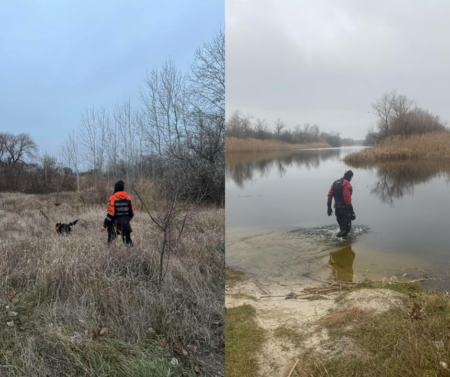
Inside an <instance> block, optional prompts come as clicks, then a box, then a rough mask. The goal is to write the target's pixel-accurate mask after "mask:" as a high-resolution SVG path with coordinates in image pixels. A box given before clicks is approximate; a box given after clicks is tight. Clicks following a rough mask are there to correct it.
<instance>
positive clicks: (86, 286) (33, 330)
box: [0, 192, 224, 377]
mask: <svg viewBox="0 0 450 377" xmlns="http://www.w3.org/2000/svg"><path fill="white" fill-rule="evenodd" d="M108 194H111V193H108ZM82 195H83V196H84V197H85V200H84V202H83V201H82V200H81V199H80V198H79V195H77V194H75V193H71V194H63V195H62V198H63V200H62V201H61V204H60V205H59V206H57V207H55V206H54V205H53V203H54V196H53V195H51V196H33V195H22V194H0V304H1V307H2V309H1V311H0V319H1V322H0V323H1V325H0V365H1V366H2V367H1V368H0V374H1V375H3V374H2V373H4V375H5V376H49V377H53V376H55V377H56V376H105V377H106V376H124V377H125V376H148V375H152V376H181V375H184V376H195V375H196V373H195V372H194V367H195V366H199V368H200V370H201V371H202V372H201V375H211V374H212V373H213V372H214V373H217V374H218V375H220V371H223V368H224V309H223V304H224V271H223V265H224V255H223V253H222V252H221V251H220V247H221V245H223V243H224V210H223V209H217V208H196V209H195V211H194V214H193V216H192V217H191V218H190V219H189V221H188V224H187V230H186V233H185V234H184V236H183V237H182V238H181V240H180V243H179V246H178V248H177V251H176V252H175V253H174V254H173V255H172V256H171V258H170V261H169V263H168V268H167V273H166V275H165V279H164V284H163V287H162V289H161V291H158V289H157V280H158V256H159V255H158V247H159V245H160V242H161V236H160V234H159V232H158V231H157V229H156V228H155V226H154V225H152V223H151V222H150V221H149V219H148V215H147V214H145V213H144V212H143V211H139V210H138V209H136V216H135V218H134V219H133V233H132V239H133V243H134V247H133V248H127V247H126V246H125V245H123V244H122V243H121V241H120V240H117V241H116V242H115V243H114V244H113V245H111V246H110V247H108V246H107V243H106V238H107V235H106V234H105V233H101V232H100V228H101V226H102V223H103V219H104V217H105V214H106V204H105V205H101V206H100V205H96V204H95V203H92V202H90V200H87V198H89V199H90V198H91V195H89V194H88V193H86V192H84V193H82ZM131 195H132V193H131ZM149 195H150V194H149ZM132 196H133V195H132ZM150 196H151V195H150ZM136 204H137V203H136ZM137 207H138V205H137ZM40 211H42V212H43V213H44V214H45V215H46V216H47V217H48V218H49V221H48V220H46V218H45V217H44V215H43V214H42V212H40ZM77 218H79V219H80V221H79V223H78V224H77V225H75V227H74V228H73V230H72V233H71V234H70V235H69V236H58V235H57V234H56V232H55V230H54V225H55V223H56V222H70V221H72V220H75V219H77ZM11 292H16V294H15V295H14V296H13V295H12V294H11ZM6 304H9V305H10V306H11V309H12V310H14V311H16V312H17V313H18V316H17V317H8V315H7V313H6V311H4V307H5V305H6ZM11 318H12V319H13V321H14V327H8V326H6V322H7V321H10V320H11ZM103 327H107V328H108V334H107V335H105V336H102V337H96V336H93V335H92V334H94V333H96V332H98V330H99V329H101V328H103ZM174 347H178V349H180V350H182V353H181V354H179V352H177V351H178V349H177V348H174ZM174 357H175V358H176V359H177V360H178V365H172V364H171V360H172V358H174Z"/></svg>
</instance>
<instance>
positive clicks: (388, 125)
mask: <svg viewBox="0 0 450 377" xmlns="http://www.w3.org/2000/svg"><path fill="white" fill-rule="evenodd" d="M372 109H373V113H374V114H375V115H376V116H377V122H376V130H373V129H372V130H369V131H368V132H367V135H366V138H365V140H364V145H374V144H377V143H379V142H380V141H382V140H384V139H386V138H387V137H389V136H406V137H408V136H412V135H420V134H425V133H428V132H436V131H448V129H447V124H446V122H443V121H442V120H441V119H440V117H439V116H438V115H433V114H431V113H430V112H429V111H428V110H424V109H421V108H420V107H418V106H417V105H416V103H415V102H414V101H413V100H410V99H409V98H408V97H406V96H405V95H398V94H397V92H396V91H395V90H394V91H392V92H390V93H385V94H384V95H383V96H382V97H381V98H380V99H378V100H377V101H376V102H373V103H372Z"/></svg>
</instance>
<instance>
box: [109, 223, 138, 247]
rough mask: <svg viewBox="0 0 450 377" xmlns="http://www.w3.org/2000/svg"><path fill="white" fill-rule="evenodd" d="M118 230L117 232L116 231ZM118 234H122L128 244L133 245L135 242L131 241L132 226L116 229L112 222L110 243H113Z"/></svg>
mask: <svg viewBox="0 0 450 377" xmlns="http://www.w3.org/2000/svg"><path fill="white" fill-rule="evenodd" d="M116 231H117V233H116ZM117 235H121V236H122V241H123V243H126V244H127V245H132V244H133V242H132V241H131V229H130V226H127V227H126V226H123V227H121V229H116V228H115V227H114V226H113V224H112V223H111V225H110V226H108V243H111V242H112V241H113V240H115V239H116V237H117Z"/></svg>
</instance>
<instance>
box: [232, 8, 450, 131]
mask: <svg viewBox="0 0 450 377" xmlns="http://www.w3.org/2000/svg"><path fill="white" fill-rule="evenodd" d="M225 4H226V11H225V19H226V105H227V117H228V116H230V115H231V113H232V112H233V111H234V110H236V109H240V110H242V111H243V112H244V113H245V114H250V115H253V116H254V117H255V118H262V119H266V120H267V121H268V122H269V123H270V125H273V122H274V121H275V120H276V119H277V118H278V117H279V118H281V119H282V120H284V122H285V123H286V124H287V125H288V126H289V127H293V126H295V125H296V124H299V123H300V124H304V123H307V122H309V123H317V124H318V125H319V127H320V128H321V129H322V130H325V131H331V130H336V131H338V132H340V133H341V136H343V137H352V138H355V139H362V138H364V136H365V134H366V131H367V129H368V127H369V126H370V125H374V124H375V116H374V115H372V114H369V113H368V111H371V102H373V101H375V100H376V99H378V98H379V97H381V96H382V95H383V93H385V92H389V91H391V90H393V89H396V90H397V93H398V94H405V95H406V96H408V97H409V98H411V99H413V100H415V101H416V103H417V105H418V106H419V107H422V108H425V109H428V110H429V111H431V112H432V113H434V114H437V115H439V116H441V118H442V119H444V120H448V121H450V37H449V36H450V22H449V20H450V2H449V1H446V0H443V1H422V0H416V1H407V0H396V1H387V0H365V1H361V0H339V1H335V0H302V1H298V0H284V1H275V0H226V2H225Z"/></svg>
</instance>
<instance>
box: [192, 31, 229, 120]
mask: <svg viewBox="0 0 450 377" xmlns="http://www.w3.org/2000/svg"><path fill="white" fill-rule="evenodd" d="M189 81H190V83H191V85H192V96H193V103H194V104H195V106H198V107H199V108H201V109H202V111H205V112H211V111H214V112H215V111H219V112H220V113H221V114H223V115H225V32H224V30H223V29H220V30H219V31H218V32H217V34H216V35H215V37H214V38H213V40H212V41H211V42H209V43H205V44H204V45H203V46H202V47H199V48H198V49H197V50H196V52H195V56H194V62H193V63H192V65H191V71H190V74H189Z"/></svg>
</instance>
